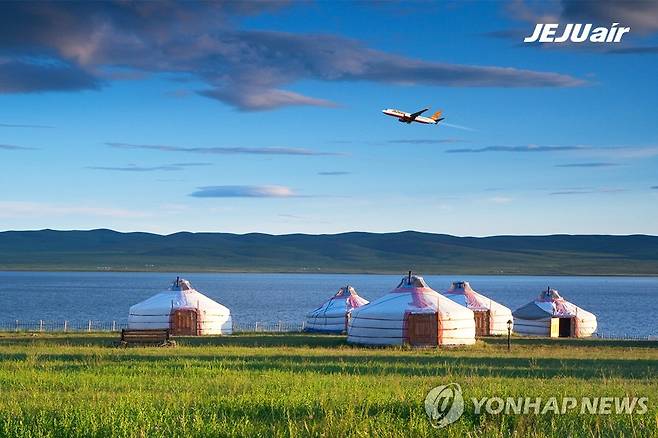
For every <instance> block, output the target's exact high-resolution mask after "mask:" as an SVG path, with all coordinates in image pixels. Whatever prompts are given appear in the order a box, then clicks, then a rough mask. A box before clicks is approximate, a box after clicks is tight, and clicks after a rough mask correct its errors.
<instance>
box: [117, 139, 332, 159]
mask: <svg viewBox="0 0 658 438" xmlns="http://www.w3.org/2000/svg"><path fill="white" fill-rule="evenodd" d="M105 144H106V145H108V146H111V147H113V148H119V149H150V150H156V151H165V152H191V153H197V154H224V155H230V154H246V155H299V156H327V155H345V154H343V153H341V152H322V151H313V150H311V149H305V148H288V147H258V148H250V147H183V146H169V145H153V144H133V143H116V142H107V143H105Z"/></svg>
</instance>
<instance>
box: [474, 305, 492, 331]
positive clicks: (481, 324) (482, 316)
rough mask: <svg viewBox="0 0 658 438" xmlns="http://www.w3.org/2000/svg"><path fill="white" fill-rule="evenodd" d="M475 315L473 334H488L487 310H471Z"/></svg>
mask: <svg viewBox="0 0 658 438" xmlns="http://www.w3.org/2000/svg"><path fill="white" fill-rule="evenodd" d="M473 315H474V316H475V336H489V335H490V331H489V311H488V310H485V311H483V312H473Z"/></svg>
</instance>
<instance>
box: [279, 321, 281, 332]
mask: <svg viewBox="0 0 658 438" xmlns="http://www.w3.org/2000/svg"><path fill="white" fill-rule="evenodd" d="M279 332H281V320H279Z"/></svg>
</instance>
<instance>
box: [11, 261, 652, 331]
mask: <svg viewBox="0 0 658 438" xmlns="http://www.w3.org/2000/svg"><path fill="white" fill-rule="evenodd" d="M181 276H182V277H183V278H186V279H188V280H190V281H191V282H192V285H193V286H194V287H195V288H196V289H198V290H199V291H201V292H203V293H204V294H206V295H208V296H209V297H211V298H213V299H215V300H216V301H218V302H220V303H222V304H224V305H225V306H227V307H229V308H230V309H231V312H232V313H233V318H234V320H235V321H236V322H238V323H243V324H246V323H253V322H256V321H259V322H276V321H279V320H281V321H285V322H295V323H298V322H301V321H302V320H303V319H304V314H305V313H306V312H307V311H308V310H311V309H313V308H315V307H317V306H318V305H319V304H321V303H322V302H323V301H324V300H325V299H327V298H328V297H329V296H331V295H332V294H333V293H335V292H336V291H337V290H338V288H339V287H341V286H343V285H345V284H347V283H350V284H352V285H353V286H355V287H356V289H357V291H358V292H359V295H361V296H363V297H365V298H367V299H369V300H373V299H375V298H378V297H380V296H382V295H383V294H385V293H386V292H387V291H389V290H391V289H392V288H393V287H395V286H396V285H397V283H398V281H399V279H400V278H401V275H353V274H331V275H320V274H182V275H181ZM175 277H176V274H167V273H105V272H103V273H97V272H0V312H1V314H0V322H8V321H14V320H16V319H19V320H26V321H27V320H32V321H34V320H39V319H43V320H50V321H52V320H65V319H66V320H69V321H85V320H88V319H91V320H99V321H112V320H116V321H117V322H126V321H127V315H128V308H129V307H130V305H132V304H135V303H137V302H139V301H142V300H144V299H145V298H148V297H149V296H151V295H154V294H155V293H157V292H160V291H162V290H164V289H165V288H166V287H167V286H168V285H169V284H170V283H171V281H173V279H175ZM425 279H426V280H427V282H428V283H429V285H430V286H431V287H432V288H434V289H435V290H437V291H438V292H441V291H444V290H446V289H447V288H448V287H449V286H450V283H451V281H454V280H462V279H464V280H469V281H470V282H471V286H472V287H473V288H474V289H475V290H477V291H479V292H481V293H483V294H485V295H488V296H489V297H491V298H492V299H494V300H496V301H499V302H500V303H502V304H505V305H506V306H508V307H510V308H511V309H512V310H514V309H516V308H517V307H519V306H521V305H523V304H525V303H527V302H529V301H531V300H532V299H534V298H535V297H536V296H537V295H538V294H539V292H540V290H542V289H543V288H546V287H547V286H549V285H550V286H551V287H553V288H556V289H558V290H559V291H560V293H561V294H562V296H564V297H565V298H566V299H568V300H569V301H572V302H573V303H575V304H577V305H579V306H581V307H583V308H585V309H587V310H589V311H591V312H593V313H594V314H596V315H597V317H598V321H599V330H598V331H599V333H604V334H606V335H633V336H655V335H658V313H656V312H655V309H656V308H658V278H656V277H651V278H646V277H626V278H620V277H516V276H514V277H502V276H476V275H469V276H466V277H462V276H458V275H457V276H454V275H453V276H439V275H428V276H425Z"/></svg>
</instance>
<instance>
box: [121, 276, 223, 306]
mask: <svg viewBox="0 0 658 438" xmlns="http://www.w3.org/2000/svg"><path fill="white" fill-rule="evenodd" d="M197 308H198V309H203V310H206V311H213V312H214V313H228V312H229V309H227V308H226V307H225V306H222V305H221V304H219V303H218V302H216V301H214V300H212V299H211V298H208V297H207V296H205V295H204V294H202V293H201V292H199V291H197V290H196V289H194V288H193V287H192V285H191V284H190V282H189V281H187V280H184V279H181V278H176V280H175V281H174V282H173V283H172V285H171V287H170V288H169V289H168V290H166V291H164V292H160V293H158V294H156V295H153V296H152V297H150V298H147V299H146V300H144V301H142V302H140V303H137V304H135V305H133V306H131V307H130V313H137V312H139V313H141V314H148V313H149V312H161V311H162V310H164V309H197Z"/></svg>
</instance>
